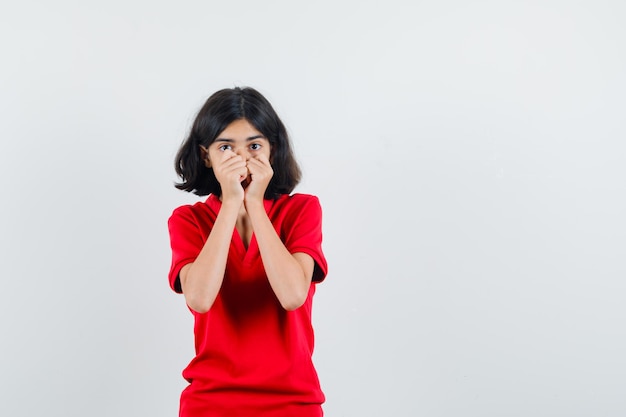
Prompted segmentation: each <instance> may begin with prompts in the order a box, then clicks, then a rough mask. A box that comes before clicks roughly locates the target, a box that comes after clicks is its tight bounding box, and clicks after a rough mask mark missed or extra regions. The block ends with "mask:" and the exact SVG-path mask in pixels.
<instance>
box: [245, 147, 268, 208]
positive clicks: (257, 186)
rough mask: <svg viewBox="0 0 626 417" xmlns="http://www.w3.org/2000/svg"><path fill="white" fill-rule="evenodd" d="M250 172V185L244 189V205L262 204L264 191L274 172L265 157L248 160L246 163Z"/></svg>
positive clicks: (260, 156)
mask: <svg viewBox="0 0 626 417" xmlns="http://www.w3.org/2000/svg"><path fill="white" fill-rule="evenodd" d="M246 166H247V168H248V171H249V172H250V179H249V181H250V183H249V184H248V186H247V187H246V189H245V196H244V203H245V204H248V203H250V202H261V203H262V202H263V198H264V196H265V190H267V186H268V185H269V183H270V180H271V179H272V177H273V176H274V170H273V169H272V166H271V165H270V161H269V159H267V156H265V155H259V156H257V157H255V158H250V159H248V161H247V162H246Z"/></svg>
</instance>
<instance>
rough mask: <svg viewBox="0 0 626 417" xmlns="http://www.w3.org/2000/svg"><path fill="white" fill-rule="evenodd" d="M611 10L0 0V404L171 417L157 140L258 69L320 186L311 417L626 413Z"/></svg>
mask: <svg viewBox="0 0 626 417" xmlns="http://www.w3.org/2000/svg"><path fill="white" fill-rule="evenodd" d="M624 22H626V6H625V3H624V2H621V1H618V0H614V1H597V0H594V1H550V0H548V1H460V0H458V1H450V0H444V1H408V0H407V1H401V0H390V1H384V2H378V1H344V2H341V1H326V0H323V1H316V2H296V1H287V0H275V1H233V2H226V1H220V2H217V1H179V2H160V1H156V2H154V1H147V0H138V1H119V0H112V1H108V2H80V1H68V0H59V1H55V2H44V1H38V2H37V1H21V2H8V1H7V2H4V3H3V4H2V6H0V57H1V62H2V64H1V65H0V91H1V94H0V141H1V142H0V181H1V183H0V186H1V190H2V196H3V197H2V204H1V205H0V214H1V216H0V225H1V226H0V227H1V229H0V230H1V232H0V251H1V252H0V253H1V256H2V257H1V261H0V262H1V267H2V268H1V270H2V278H1V282H2V289H1V290H0V334H1V346H0V349H1V351H0V352H1V354H0V384H1V386H0V415H3V416H13V417H22V416H24V417H25V416H40V415H45V416H59V417H73V416H76V417H78V416H80V417H82V416H93V417H100V416H154V417H157V416H163V417H165V416H174V415H177V412H178V411H177V410H178V399H179V395H180V391H181V390H182V389H183V388H184V386H185V381H184V380H183V379H182V377H181V371H182V369H183V368H184V367H185V366H186V365H187V363H188V362H189V360H191V358H192V355H193V335H192V317H191V314H190V313H189V311H188V310H187V308H186V306H185V303H184V300H183V298H182V296H180V295H176V294H174V293H173V292H172V291H171V290H170V289H169V287H168V283H167V272H168V269H169V262H170V248H169V238H168V233H167V228H166V222H167V218H168V217H169V215H170V214H171V211H172V210H173V209H174V208H175V207H177V206H179V205H182V204H187V203H191V202H195V201H198V200H199V199H200V198H198V197H195V196H193V195H189V194H186V193H183V192H181V191H178V190H176V189H175V188H174V187H173V183H174V181H176V180H177V178H176V176H175V173H174V169H173V159H174V155H175V153H176V150H177V148H178V146H179V144H180V143H181V141H182V140H183V138H184V136H185V134H186V133H187V131H188V129H189V126H190V123H191V121H192V120H193V118H194V116H195V113H196V112H197V110H198V109H199V107H200V106H201V104H202V103H203V102H204V100H205V99H206V98H207V97H208V96H209V95H210V94H211V93H213V92H214V91H216V90H218V89H221V88H224V87H232V86H236V85H237V86H246V85H249V86H252V87H255V88H257V89H259V90H260V91H261V92H262V93H264V94H265V95H266V96H267V98H268V99H269V100H270V101H271V102H272V103H273V105H274V106H275V108H276V110H277V111H278V113H279V115H280V116H281V118H282V119H283V121H284V122H285V124H286V125H287V128H288V130H289V132H290V134H291V135H292V139H293V142H294V146H295V149H296V154H297V157H298V159H299V161H300V162H301V165H302V167H303V170H304V177H305V180H304V181H303V182H302V184H301V185H300V186H299V187H298V188H297V191H298V192H305V193H311V194H316V195H318V196H319V197H320V200H321V203H322V206H323V209H324V238H325V241H324V249H325V252H326V255H327V258H328V261H329V268H330V272H329V275H328V278H327V280H326V281H325V282H324V283H323V284H321V285H320V286H319V287H318V293H317V295H316V300H315V307H314V327H315V329H316V351H315V357H314V360H315V363H316V365H317V368H318V371H319V375H320V378H321V382H322V385H323V388H324V390H325V392H326V395H327V403H326V405H325V411H326V415H327V416H328V417H351V416H386V415H393V416H428V417H438V416H442V417H443V416H445V417H458V416H464V417H474V416H475V417H486V416H493V417H502V416H533V417H542V416H568V417H575V416H594V417H595V416H604V417H609V416H610V417H618V416H624V415H626V396H625V395H624V393H625V392H626V391H625V389H626V382H625V379H624V377H625V375H626V355H624V352H626V330H625V329H626V327H625V326H624V324H625V322H626V307H625V302H624V298H625V294H626V280H625V278H626V265H625V262H624V260H625V255H626V221H625V216H624V214H625V212H626V168H625V166H626V164H625V156H626V144H625V139H626V124H625V122H624V120H626V119H625V114H626V101H625V97H626V77H625V76H624V75H625V74H626V26H625V25H624Z"/></svg>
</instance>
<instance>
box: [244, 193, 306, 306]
mask: <svg viewBox="0 0 626 417" xmlns="http://www.w3.org/2000/svg"><path fill="white" fill-rule="evenodd" d="M246 209H247V211H248V215H249V216H250V221H251V223H252V227H253V229H254V233H255V236H256V240H257V243H258V245H259V251H260V252H261V259H262V260H263V266H264V267H265V273H266V274H267V278H268V280H269V282H270V285H271V287H272V290H273V291H274V294H276V297H277V298H278V301H280V304H281V305H282V306H283V308H284V309H285V310H289V311H291V310H295V309H297V308H298V307H300V306H301V305H302V304H304V302H305V301H306V298H307V295H308V293H309V287H310V285H311V279H312V277H313V268H314V262H313V258H311V256H309V255H308V254H306V253H302V252H298V253H294V254H291V253H289V251H288V250H287V248H286V247H285V245H284V244H283V242H282V241H281V240H280V237H279V236H278V234H277V233H276V230H275V229H274V226H273V225H272V223H271V221H270V219H269V218H268V217H267V213H266V212H265V208H264V207H263V203H262V202H261V204H247V205H246Z"/></svg>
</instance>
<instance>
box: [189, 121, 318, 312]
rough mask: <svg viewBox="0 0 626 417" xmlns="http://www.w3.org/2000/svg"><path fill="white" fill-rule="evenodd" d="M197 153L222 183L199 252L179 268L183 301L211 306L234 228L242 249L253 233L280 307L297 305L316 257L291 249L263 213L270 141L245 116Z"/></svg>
mask: <svg viewBox="0 0 626 417" xmlns="http://www.w3.org/2000/svg"><path fill="white" fill-rule="evenodd" d="M199 152H201V154H202V157H203V159H204V161H205V164H206V166H207V167H210V168H213V172H214V173H215V177H216V178H217V180H218V181H219V183H220V186H221V188H222V196H221V201H222V207H221V209H220V211H219V213H218V215H217V218H216V219H215V224H214V225H213V229H212V230H211V233H210V234H209V237H208V239H207V241H206V243H205V244H204V247H203V248H202V250H201V251H200V254H199V255H198V257H197V258H196V260H195V261H194V262H193V263H189V264H187V265H185V266H184V267H183V268H182V269H181V271H180V282H181V285H182V289H183V294H184V295H185V301H186V302H187V305H188V306H189V307H190V308H191V309H192V310H194V311H197V312H198V313H205V312H207V311H208V310H209V309H210V308H211V306H212V305H213V302H214V301H215V297H216V296H217V294H218V292H219V290H220V287H221V285H222V281H223V279H224V272H225V270H226V259H227V257H228V249H229V247H230V241H231V239H232V236H233V230H234V228H235V227H236V228H237V231H238V232H239V235H240V236H241V237H242V239H243V241H244V244H245V246H246V247H247V246H248V245H249V243H250V240H251V239H252V235H253V234H254V235H255V237H256V241H257V243H258V246H259V252H260V254H261V259H262V260H263V266H264V268H265V272H266V273H267V278H268V280H269V283H270V285H271V287H272V290H273V291H274V294H276V297H277V298H278V301H279V302H280V304H281V305H282V307H283V308H284V309H285V310H295V309H297V308H298V307H300V306H301V305H302V304H303V303H304V302H305V300H306V298H307V295H308V292H309V286H310V284H311V279H312V277H313V269H314V261H313V258H311V256H310V255H308V254H306V253H302V252H297V253H293V254H292V253H289V251H288V250H287V248H286V247H285V245H284V244H283V242H282V241H281V240H280V237H279V236H278V234H277V233H276V230H275V229H274V226H273V225H272V222H271V221H270V219H269V217H268V216H267V213H266V212H265V207H264V205H263V197H264V195H265V190H266V189H267V186H268V184H269V182H270V180H271V179H272V176H273V174H274V171H273V169H272V166H271V164H270V157H271V149H270V143H269V141H268V140H267V139H266V138H265V137H264V136H263V134H262V133H261V132H259V131H258V130H256V128H255V127H254V126H252V125H251V124H250V123H249V122H248V121H247V120H245V119H239V120H236V121H234V122H232V123H231V124H229V125H228V126H227V127H226V129H224V130H223V131H222V132H221V133H220V134H219V135H218V137H217V139H216V140H215V141H214V142H213V143H212V144H211V145H209V147H208V148H205V147H202V146H200V149H199Z"/></svg>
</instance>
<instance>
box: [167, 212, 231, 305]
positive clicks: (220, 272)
mask: <svg viewBox="0 0 626 417" xmlns="http://www.w3.org/2000/svg"><path fill="white" fill-rule="evenodd" d="M238 213H239V208H238V207H237V206H236V205H233V204H231V205H226V204H222V208H221V209H220V212H219V213H218V215H217V218H216V219H215V224H214V225H213V228H212V229H211V233H210V234H209V237H208V238H207V241H206V242H205V244H204V246H203V247H202V250H201V251H200V254H198V257H197V258H196V260H195V261H194V262H192V263H188V264H187V265H185V266H183V267H182V268H181V270H180V274H179V276H180V284H181V287H182V289H183V294H184V295H185V301H186V302H187V305H188V306H189V308H191V309H192V310H194V311H197V312H198V313H206V312H207V311H209V309H210V308H211V306H212V305H213V302H214V301H215V297H216V296H217V293H218V292H219V290H220V287H221V286H222V281H223V279H224V272H225V270H226V260H227V258H228V248H229V246H230V240H231V238H232V235H233V229H234V227H235V222H236V221H237V215H238Z"/></svg>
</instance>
